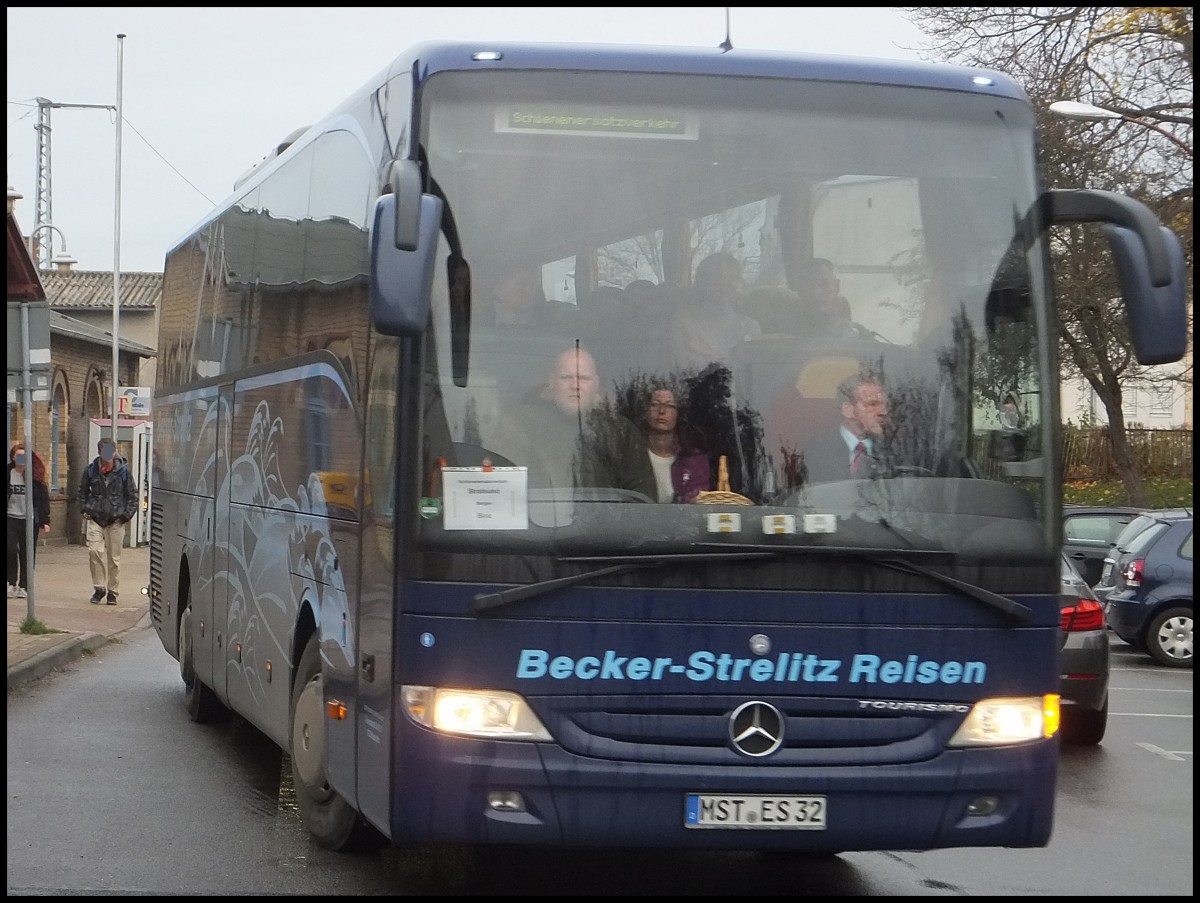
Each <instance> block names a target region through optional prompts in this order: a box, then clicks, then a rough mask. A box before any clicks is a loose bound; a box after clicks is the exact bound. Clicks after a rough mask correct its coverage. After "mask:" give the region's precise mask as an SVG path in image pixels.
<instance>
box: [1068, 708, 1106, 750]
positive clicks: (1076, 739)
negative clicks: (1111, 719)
mask: <svg viewBox="0 0 1200 903" xmlns="http://www.w3.org/2000/svg"><path fill="white" fill-rule="evenodd" d="M1107 728H1108V700H1107V699H1105V700H1104V705H1102V706H1101V707H1100V708H1099V709H1097V710H1095V711H1093V710H1091V709H1071V710H1070V711H1064V712H1063V721H1062V738H1063V742H1064V743H1070V744H1072V745H1073V746H1095V745H1096V744H1097V743H1099V742H1100V741H1101V740H1103V739H1104V731H1105V730H1106V729H1107Z"/></svg>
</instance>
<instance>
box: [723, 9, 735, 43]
mask: <svg viewBox="0 0 1200 903" xmlns="http://www.w3.org/2000/svg"><path fill="white" fill-rule="evenodd" d="M721 49H722V50H732V49H733V41H732V39H731V38H730V37H729V7H728V6H727V7H725V40H724V41H722V42H721Z"/></svg>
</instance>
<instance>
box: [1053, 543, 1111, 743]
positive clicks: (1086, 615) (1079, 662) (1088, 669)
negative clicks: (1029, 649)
mask: <svg viewBox="0 0 1200 903" xmlns="http://www.w3.org/2000/svg"><path fill="white" fill-rule="evenodd" d="M1060 623H1061V625H1062V646H1061V648H1060V650H1059V674H1060V678H1059V692H1060V693H1061V694H1062V739H1063V742H1065V743H1072V744H1076V743H1077V744H1081V745H1088V746H1094V745H1095V744H1097V743H1099V742H1100V741H1101V740H1103V739H1104V731H1105V729H1106V728H1107V727H1108V631H1107V630H1106V629H1105V622H1104V609H1103V607H1102V606H1101V605H1100V602H1099V601H1098V600H1097V599H1096V596H1095V594H1093V593H1092V591H1091V589H1090V588H1089V587H1088V585H1087V584H1086V583H1084V581H1083V578H1082V577H1081V576H1080V575H1079V572H1078V571H1077V570H1075V566H1074V565H1073V564H1072V563H1071V560H1070V559H1069V558H1067V556H1066V555H1063V556H1062V618H1061V621H1060Z"/></svg>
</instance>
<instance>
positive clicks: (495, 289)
mask: <svg viewBox="0 0 1200 903" xmlns="http://www.w3.org/2000/svg"><path fill="white" fill-rule="evenodd" d="M538 274H539V270H538V269H537V268H536V267H532V266H529V265H526V264H522V263H519V262H516V261H507V262H506V263H505V264H504V265H503V266H502V267H501V268H500V270H499V272H498V273H497V276H496V278H495V279H494V280H492V281H490V282H489V284H488V286H487V289H486V290H485V291H484V293H483V295H482V301H483V303H481V304H480V305H479V306H478V307H477V308H476V311H477V314H478V322H479V324H480V325H481V326H484V327H485V328H489V329H506V328H516V327H525V326H533V325H536V324H537V323H538V321H539V318H541V317H544V316H546V314H547V311H548V302H547V301H546V293H545V291H544V290H543V289H542V284H541V281H540V279H539V278H538Z"/></svg>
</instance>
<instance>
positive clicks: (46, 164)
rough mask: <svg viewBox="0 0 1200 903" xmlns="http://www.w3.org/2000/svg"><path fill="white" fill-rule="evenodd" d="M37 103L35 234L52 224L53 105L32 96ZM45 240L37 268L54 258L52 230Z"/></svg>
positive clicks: (41, 245) (48, 231)
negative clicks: (51, 134) (51, 113)
mask: <svg viewBox="0 0 1200 903" xmlns="http://www.w3.org/2000/svg"><path fill="white" fill-rule="evenodd" d="M34 99H35V100H36V101H37V105H38V117H37V125H35V126H34V130H35V131H36V132H37V178H36V183H37V184H36V186H35V188H36V192H35V195H34V206H33V231H32V232H30V233H29V234H30V235H35V236H36V235H37V234H38V229H39V227H41V226H45V225H48V224H53V222H54V219H53V217H52V216H51V215H50V108H51V107H53V106H54V104H52V103H51V102H50V101H48V100H47V99H46V98H44V97H37V98H34ZM44 231H45V232H46V237H45V240H42V241H39V242H38V243H37V246H36V247H37V266H38V269H39V270H48V269H50V261H51V260H53V259H54V230H53V229H46V230H44Z"/></svg>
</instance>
